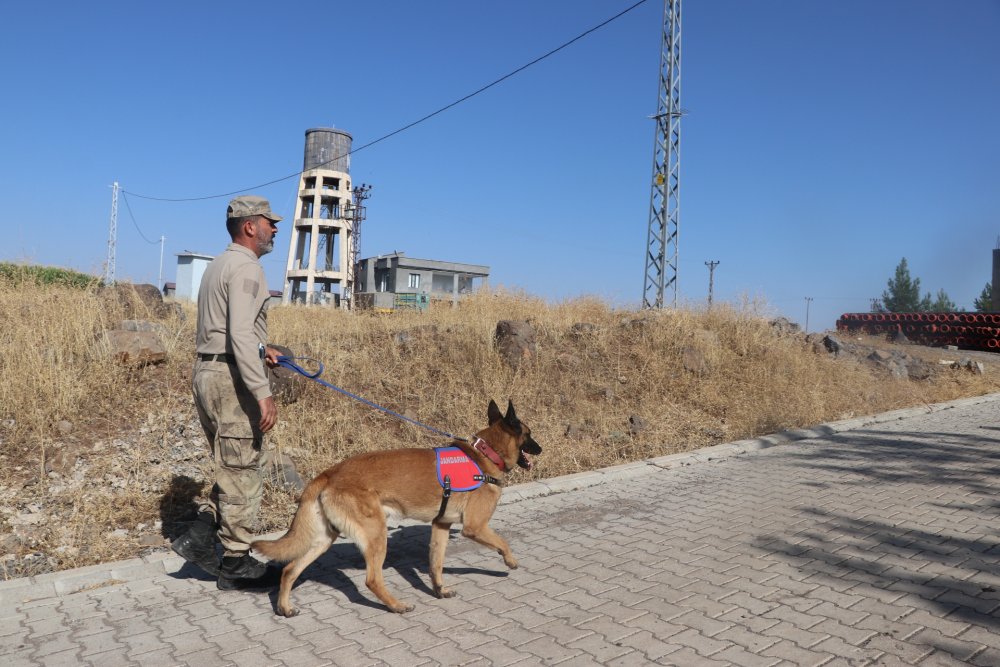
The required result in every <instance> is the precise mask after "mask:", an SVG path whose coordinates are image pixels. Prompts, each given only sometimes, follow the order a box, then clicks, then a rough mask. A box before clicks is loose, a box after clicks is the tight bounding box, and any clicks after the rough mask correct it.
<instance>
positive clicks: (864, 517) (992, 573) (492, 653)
mask: <svg viewBox="0 0 1000 667" xmlns="http://www.w3.org/2000/svg"><path fill="white" fill-rule="evenodd" d="M998 407H1000V397H998V396H996V395H995V396H991V397H984V398H981V399H975V400H968V401H957V402H955V403H953V404H950V405H947V406H934V407H933V408H928V409H921V410H911V411H905V412H900V413H895V414H893V415H888V416H883V417H882V418H881V419H874V420H871V419H870V420H867V421H865V420H858V421H855V422H852V423H849V424H840V425H833V427H831V426H827V427H824V428H820V429H818V430H817V431H814V432H812V434H810V433H808V432H806V433H801V432H800V433H798V434H797V437H802V436H803V435H804V436H809V435H813V436H816V435H818V434H821V433H822V434H824V435H819V437H806V438H805V439H800V440H798V441H795V442H791V443H788V444H783V445H782V446H773V447H771V446H767V445H770V444H774V443H776V442H778V441H780V440H790V439H794V437H796V436H795V434H793V435H792V436H783V437H778V438H772V439H769V440H765V441H762V442H757V443H754V442H743V443H736V444H734V445H728V446H722V447H717V448H712V449H711V450H703V451H702V452H701V453H699V454H698V455H696V456H677V457H665V458H663V459H657V460H655V461H652V462H645V463H641V464H636V465H631V466H624V467H621V468H617V469H612V470H609V471H604V472H602V473H600V474H589V475H578V476H571V477H568V478H561V479H559V480H552V481H550V482H548V483H547V484H545V485H538V484H537V483H536V484H532V485H524V486H520V487H512V488H510V489H508V490H507V493H508V497H507V499H506V501H505V503H504V504H503V505H502V506H501V507H500V508H499V509H498V511H497V514H496V516H495V517H494V521H493V526H494V527H495V528H497V529H498V530H499V531H500V532H501V533H502V534H504V535H505V536H506V537H507V538H508V539H509V540H510V542H511V546H512V548H513V549H514V552H515V554H516V555H517V556H518V557H519V559H520V562H521V567H520V569H518V570H515V571H511V572H508V571H507V570H506V568H505V567H504V565H503V563H502V561H501V559H500V557H499V556H498V555H497V554H495V553H492V552H490V551H488V550H486V549H484V548H482V547H479V546H478V545H475V544H473V543H472V542H470V541H468V540H465V539H464V538H462V537H461V536H459V535H457V534H454V535H453V539H452V540H451V544H450V545H449V549H448V556H447V559H446V561H445V565H446V567H445V576H446V579H447V581H448V583H449V584H450V585H451V586H453V587H454V589H455V590H456V592H457V594H458V597H456V598H452V599H447V600H437V599H435V598H433V597H432V596H431V594H430V589H429V587H428V580H427V575H426V570H427V565H426V552H427V544H428V538H429V531H428V529H427V528H426V527H425V526H403V527H400V528H397V529H395V530H393V531H392V532H391V534H390V544H389V558H388V561H387V563H386V575H387V576H386V579H387V583H388V584H389V586H390V587H391V588H393V589H394V590H395V591H396V592H397V593H398V594H399V595H400V597H402V598H403V599H404V600H406V601H409V602H413V603H416V605H417V607H416V609H415V610H414V611H412V612H410V613H408V614H405V615H396V614H392V613H389V612H387V611H385V610H384V608H383V607H382V606H381V605H379V604H377V603H376V602H375V599H374V597H373V596H372V595H370V594H369V592H368V590H367V589H366V588H365V586H364V570H363V567H364V562H363V560H362V559H361V557H360V555H359V553H358V551H357V550H356V548H355V547H354V545H353V544H350V543H338V544H336V545H335V546H334V548H333V549H331V551H330V552H328V553H327V555H326V556H324V557H323V558H321V559H320V560H319V561H317V563H316V564H314V565H313V566H312V567H311V568H310V569H308V570H307V571H306V572H305V574H304V575H303V577H302V579H301V580H300V582H301V583H300V584H299V585H298V586H297V587H296V589H295V590H294V591H293V594H292V597H293V602H294V603H295V604H296V605H297V606H298V607H299V608H300V609H301V611H302V613H301V615H300V616H298V617H295V618H292V619H284V618H279V617H277V616H275V614H274V593H267V592H264V593H256V594H254V593H245V592H243V593H240V592H221V591H218V590H216V588H215V584H214V582H212V581H208V580H205V579H201V578H198V576H197V573H196V572H195V571H194V570H192V569H190V566H187V565H185V566H183V567H181V563H180V562H179V560H178V559H177V558H176V557H174V556H172V555H170V556H163V557H162V558H161V559H160V560H159V561H156V560H155V559H153V560H150V561H128V562H126V563H118V564H110V565H106V566H100V567H96V568H86V569H84V570H80V571H71V572H66V573H57V574H53V575H44V576H40V577H35V578H33V579H31V580H26V581H24V580H22V581H14V582H6V583H4V584H2V585H0V656H2V664H3V667H15V666H19V665H95V666H97V667H114V666H115V665H132V664H136V665H198V666H202V665H241V666H247V667H250V666H257V665H261V666H263V665H296V666H309V665H351V666H354V665H407V666H408V667H409V666H416V665H423V664H427V665H433V664H447V665H459V664H463V665H464V664H478V665H511V664H517V665H535V664H545V665H554V664H566V665H574V666H575V665H588V664H589V665H594V664H598V665H642V664H674V665H725V664H731V665H747V666H751V665H865V664H877V665H897V664H898V665H903V664H919V665H943V664H973V665H1000V538H998V535H997V529H998V527H1000V411H998ZM845 429H847V430H845ZM543 446H544V443H543Z"/></svg>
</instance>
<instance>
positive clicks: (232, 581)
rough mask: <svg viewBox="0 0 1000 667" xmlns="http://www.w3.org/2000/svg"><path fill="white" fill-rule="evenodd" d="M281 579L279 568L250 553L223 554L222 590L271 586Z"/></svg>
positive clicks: (218, 584) (220, 581) (219, 582)
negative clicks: (240, 554) (239, 554)
mask: <svg viewBox="0 0 1000 667" xmlns="http://www.w3.org/2000/svg"><path fill="white" fill-rule="evenodd" d="M280 579H281V575H280V572H279V570H277V569H275V568H272V567H269V566H268V564H267V563H262V562H260V561H259V560H257V559H256V558H254V557H253V556H251V555H250V554H249V553H245V554H243V555H242V556H223V557H222V565H221V566H220V568H219V581H218V582H217V586H218V587H219V590H220V591H233V590H243V589H247V588H270V587H272V586H274V585H276V584H277V583H278V582H279V581H280Z"/></svg>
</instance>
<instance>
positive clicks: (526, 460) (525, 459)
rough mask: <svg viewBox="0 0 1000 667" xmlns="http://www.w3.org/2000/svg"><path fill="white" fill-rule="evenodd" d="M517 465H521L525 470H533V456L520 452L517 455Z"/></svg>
mask: <svg viewBox="0 0 1000 667" xmlns="http://www.w3.org/2000/svg"><path fill="white" fill-rule="evenodd" d="M517 465H519V466H521V467H522V468H524V469H525V470H531V466H532V462H531V458H530V457H529V456H528V455H527V454H525V453H524V452H519V453H518V455H517Z"/></svg>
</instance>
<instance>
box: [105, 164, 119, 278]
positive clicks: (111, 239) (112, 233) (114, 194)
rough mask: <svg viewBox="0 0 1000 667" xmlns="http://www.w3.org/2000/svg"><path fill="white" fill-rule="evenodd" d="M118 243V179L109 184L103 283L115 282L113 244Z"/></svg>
mask: <svg viewBox="0 0 1000 667" xmlns="http://www.w3.org/2000/svg"><path fill="white" fill-rule="evenodd" d="M117 243H118V181H115V182H114V184H113V185H112V186H111V225H110V229H108V261H107V263H106V264H105V265H104V284H105V285H110V284H111V283H113V282H115V245H117Z"/></svg>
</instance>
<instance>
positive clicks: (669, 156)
mask: <svg viewBox="0 0 1000 667" xmlns="http://www.w3.org/2000/svg"><path fill="white" fill-rule="evenodd" d="M653 118H654V119H655V120H656V135H655V137H654V141H653V183H652V195H651V196H650V200H649V232H648V235H647V241H646V274H645V285H644V286H643V290H642V307H643V308H662V307H663V290H664V288H669V289H671V290H672V291H673V296H672V305H674V306H676V305H677V240H678V231H679V227H680V184H681V176H680V166H681V0H663V36H662V40H661V42H660V86H659V94H658V96H657V108H656V115H655V116H653Z"/></svg>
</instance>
